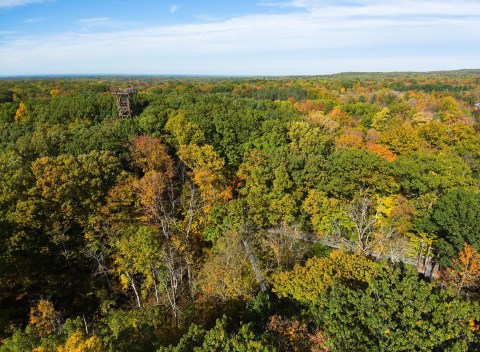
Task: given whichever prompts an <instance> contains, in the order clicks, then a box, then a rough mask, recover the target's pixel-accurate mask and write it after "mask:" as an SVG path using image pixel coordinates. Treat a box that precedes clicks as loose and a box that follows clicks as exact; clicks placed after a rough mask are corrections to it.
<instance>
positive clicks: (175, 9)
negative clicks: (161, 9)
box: [170, 5, 180, 13]
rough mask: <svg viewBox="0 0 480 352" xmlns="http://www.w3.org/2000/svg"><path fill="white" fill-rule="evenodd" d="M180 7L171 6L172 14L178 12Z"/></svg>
mask: <svg viewBox="0 0 480 352" xmlns="http://www.w3.org/2000/svg"><path fill="white" fill-rule="evenodd" d="M179 7H180V6H179V5H170V13H175V12H177V11H178V8H179Z"/></svg>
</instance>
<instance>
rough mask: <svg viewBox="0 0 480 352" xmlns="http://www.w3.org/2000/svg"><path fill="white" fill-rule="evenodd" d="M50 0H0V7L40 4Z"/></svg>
mask: <svg viewBox="0 0 480 352" xmlns="http://www.w3.org/2000/svg"><path fill="white" fill-rule="evenodd" d="M48 1H50V0H0V8H6V7H18V6H24V5H28V4H39V3H42V2H48Z"/></svg>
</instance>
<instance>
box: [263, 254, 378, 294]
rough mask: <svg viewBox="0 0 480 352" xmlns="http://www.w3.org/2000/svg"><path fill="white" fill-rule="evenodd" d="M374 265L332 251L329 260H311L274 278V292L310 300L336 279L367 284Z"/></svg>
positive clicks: (370, 262) (360, 257)
mask: <svg viewBox="0 0 480 352" xmlns="http://www.w3.org/2000/svg"><path fill="white" fill-rule="evenodd" d="M376 266H377V264H376V263H375V262H373V261H371V260H370V259H368V258H366V257H364V256H360V255H356V254H349V253H346V252H343V251H340V250H336V251H333V252H332V253H330V256H329V257H326V258H318V257H313V258H311V259H309V260H308V261H307V263H306V264H305V265H304V266H302V265H296V266H295V268H294V269H293V270H292V271H286V272H281V273H279V274H276V275H274V276H273V278H272V279H273V291H274V292H276V293H277V294H278V295H279V296H282V297H286V296H291V297H293V298H295V299H297V300H299V301H313V300H315V299H316V298H317V297H318V295H319V294H320V293H321V292H322V291H323V290H325V289H326V288H327V287H329V286H330V285H331V284H332V283H333V281H334V280H335V279H337V280H340V281H343V282H352V281H353V282H355V281H359V282H367V281H368V279H369V277H370V275H371V274H373V272H374V271H375V268H376Z"/></svg>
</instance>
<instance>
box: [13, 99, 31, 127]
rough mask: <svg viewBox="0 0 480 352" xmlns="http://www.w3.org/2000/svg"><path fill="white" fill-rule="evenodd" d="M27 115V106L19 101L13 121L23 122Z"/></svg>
mask: <svg viewBox="0 0 480 352" xmlns="http://www.w3.org/2000/svg"><path fill="white" fill-rule="evenodd" d="M27 116H28V110H27V106H26V105H25V104H24V103H23V102H21V103H20V105H19V106H18V109H17V111H16V112H15V117H14V121H15V122H25V121H26V118H27Z"/></svg>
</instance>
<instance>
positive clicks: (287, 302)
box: [0, 71, 480, 352]
mask: <svg viewBox="0 0 480 352" xmlns="http://www.w3.org/2000/svg"><path fill="white" fill-rule="evenodd" d="M125 87H133V88H134V89H135V90H136V94H135V95H134V96H133V108H134V117H133V118H131V119H126V118H120V117H119V116H118V108H117V105H116V102H115V99H114V96H112V94H111V89H112V88H125ZM479 103H480V72H478V71H455V72H432V73H392V74H371V73H364V74H360V73H359V74H354V73H346V74H339V75H332V76H319V77H285V78H215V79H213V78H172V77H170V78H161V77H131V78H126V77H80V78H70V77H54V78H31V79H24V78H16V79H3V80H1V81H0V351H2V352H5V351H36V352H47V351H62V352H67V351H77V352H79V351H84V352H86V351H92V352H93V351H95V352H97V351H159V352H167V351H171V352H187V351H197V352H201V351H317V352H318V351H478V350H479V349H480V302H479V296H480V190H479V186H480V140H479V138H480V105H478V104H479ZM476 104H477V105H476ZM417 257H419V258H425V259H428V260H429V261H430V263H431V265H432V266H435V267H436V269H437V270H436V271H435V273H434V274H433V275H426V273H425V270H423V271H422V270H419V269H421V268H419V267H417V266H415V265H412V261H413V262H414V261H415V259H416V258H417ZM419 271H420V272H419Z"/></svg>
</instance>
